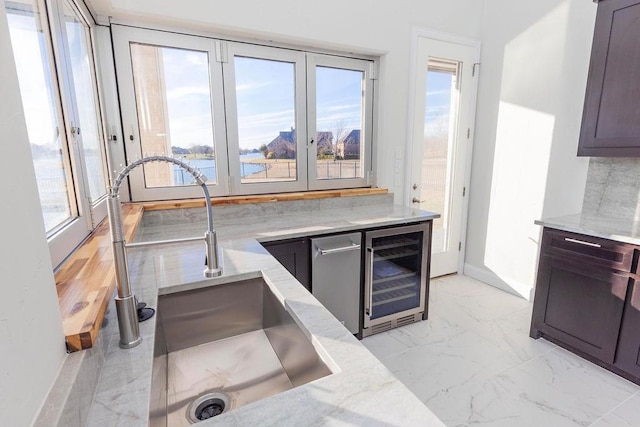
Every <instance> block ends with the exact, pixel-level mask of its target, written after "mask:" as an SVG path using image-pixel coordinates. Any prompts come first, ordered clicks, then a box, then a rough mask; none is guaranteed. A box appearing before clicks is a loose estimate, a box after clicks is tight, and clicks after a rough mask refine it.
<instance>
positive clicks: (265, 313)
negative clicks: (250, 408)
mask: <svg viewBox="0 0 640 427" xmlns="http://www.w3.org/2000/svg"><path fill="white" fill-rule="evenodd" d="M329 374H331V371H330V370H329V368H328V367H327V366H326V365H325V363H324V362H323V360H322V358H321V357H320V356H319V355H318V353H317V352H316V350H315V348H314V346H313V345H312V344H311V342H310V341H309V339H308V338H307V336H306V335H305V334H304V333H303V332H302V330H301V329H300V327H298V325H297V324H296V322H295V321H294V320H293V318H292V317H291V315H290V314H289V313H288V312H287V311H286V309H285V308H284V307H283V305H282V304H281V303H280V301H279V300H278V299H277V298H276V297H275V295H274V294H273V293H272V292H271V290H270V288H269V286H268V285H267V284H266V283H265V282H264V280H263V279H262V278H256V279H248V280H242V281H237V282H233V283H226V284H219V285H213V286H208V287H204V288H200V289H194V290H186V291H180V292H175V293H170V294H165V295H160V296H159V297H158V318H157V320H156V334H155V343H154V359H153V374H152V383H151V402H150V413H149V424H150V425H151V426H189V425H191V424H193V423H195V422H198V421H199V420H200V419H207V418H209V417H211V416H213V415H214V414H216V413H219V412H222V411H223V409H222V407H223V406H224V413H226V412H229V411H231V410H234V409H236V408H239V407H241V406H243V405H247V404H249V403H252V402H255V401H257V400H260V399H264V398H266V397H269V396H273V395H275V394H277V393H280V392H283V391H285V390H289V389H291V388H294V387H297V386H300V385H302V384H306V383H308V382H310V381H313V380H316V379H318V378H321V377H324V376H327V375H329Z"/></svg>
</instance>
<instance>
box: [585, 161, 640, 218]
mask: <svg viewBox="0 0 640 427" xmlns="http://www.w3.org/2000/svg"><path fill="white" fill-rule="evenodd" d="M582 212H583V213H588V214H597V215H600V216H608V217H615V218H626V219H628V218H633V219H634V220H639V219H640V158H618V157H611V158H609V157H606V158H605V157H592V158H591V159H590V160H589V171H588V173H587V185H586V188H585V193H584V199H583V202H582Z"/></svg>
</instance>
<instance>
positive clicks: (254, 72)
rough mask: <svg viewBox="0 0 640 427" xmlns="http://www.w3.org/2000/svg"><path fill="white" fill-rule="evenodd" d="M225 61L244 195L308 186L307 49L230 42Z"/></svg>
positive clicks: (237, 184)
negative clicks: (305, 54) (305, 87)
mask: <svg viewBox="0 0 640 427" xmlns="http://www.w3.org/2000/svg"><path fill="white" fill-rule="evenodd" d="M227 52H228V55H227V60H226V62H224V64H223V72H224V78H225V81H224V83H225V101H226V106H227V109H226V117H227V126H228V129H227V130H228V137H229V140H228V143H229V169H230V171H231V179H230V181H231V182H232V190H234V192H235V193H238V194H257V193H271V192H279V191H300V190H306V171H307V150H306V147H307V133H306V115H305V109H306V106H305V100H304V79H305V72H304V70H305V56H304V53H301V52H296V51H291V50H284V49H275V48H267V47H262V46H254V45H245V44H240V43H237V44H230V45H228V49H227Z"/></svg>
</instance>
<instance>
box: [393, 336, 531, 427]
mask: <svg viewBox="0 0 640 427" xmlns="http://www.w3.org/2000/svg"><path fill="white" fill-rule="evenodd" d="M382 363H384V364H385V366H387V368H389V370H390V371H391V372H393V374H394V375H395V376H396V377H397V378H398V379H399V380H400V381H402V382H403V383H404V384H405V385H406V386H407V387H409V389H410V390H411V391H412V392H413V393H414V394H415V395H416V396H417V397H418V398H419V399H420V400H421V401H423V402H424V403H426V405H427V406H428V407H430V408H431V409H432V410H434V412H436V415H438V416H440V415H441V414H439V413H438V412H437V410H436V406H437V405H434V406H433V407H432V405H430V402H431V401H432V400H433V399H440V398H443V396H444V398H445V399H446V398H447V396H449V395H450V394H452V393H455V392H456V391H457V390H460V389H463V388H467V387H471V386H472V385H475V384H480V383H482V382H483V381H485V380H487V379H489V378H490V377H491V376H493V375H496V374H498V373H500V372H502V371H504V370H505V369H508V368H510V367H513V366H517V365H518V364H519V363H520V361H519V360H517V359H516V358H515V357H513V356H512V355H510V354H508V353H506V352H504V351H502V350H500V349H499V348H497V347H496V346H494V345H492V344H491V343H490V342H488V341H487V340H485V339H484V338H482V337H480V336H478V335H477V334H475V333H474V332H472V331H465V332H463V333H461V334H459V335H456V336H454V337H452V338H451V339H449V340H446V341H441V342H436V343H433V344H427V345H423V346H420V347H416V348H412V349H409V350H407V351H406V352H404V353H400V354H397V355H394V356H391V357H388V358H386V359H382Z"/></svg>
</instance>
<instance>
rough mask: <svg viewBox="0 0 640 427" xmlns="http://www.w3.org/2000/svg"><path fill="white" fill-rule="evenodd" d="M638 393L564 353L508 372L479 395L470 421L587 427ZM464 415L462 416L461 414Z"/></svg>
mask: <svg viewBox="0 0 640 427" xmlns="http://www.w3.org/2000/svg"><path fill="white" fill-rule="evenodd" d="M637 390H638V387H637V386H635V385H634V384H631V383H630V382H628V381H626V380H624V379H623V378H620V377H618V376H616V375H613V374H611V373H609V372H607V371H605V370H604V369H602V368H600V367H598V366H596V365H594V364H592V363H590V362H587V361H586V360H583V359H581V358H579V357H578V356H575V355H574V354H572V353H569V352H567V351H566V350H563V349H560V348H558V349H555V350H553V351H551V352H548V353H545V354H544V355H542V356H540V357H537V358H535V359H532V360H531V361H529V362H527V363H523V364H522V365H520V366H518V367H517V368H513V369H510V370H508V371H505V372H503V373H501V374H499V375H497V376H495V377H493V378H491V379H489V380H488V381H486V382H485V383H484V384H482V386H481V387H479V388H477V389H476V390H474V392H473V394H472V397H471V404H470V406H469V411H468V413H467V414H464V415H466V417H465V419H463V420H461V421H466V422H468V423H469V424H474V425H491V421H492V420H500V419H510V420H512V421H513V422H514V424H513V425H531V424H530V423H531V420H535V424H533V425H541V426H554V427H555V426H558V427H563V426H567V427H569V426H588V425H590V424H591V423H593V422H595V421H597V420H598V419H599V418H600V417H601V416H602V414H605V413H607V412H608V411H611V410H612V409H613V408H615V407H616V406H618V405H619V404H620V402H623V401H625V400H626V399H628V398H629V397H630V396H632V395H633V394H634V393H636V392H637ZM461 415H463V414H461Z"/></svg>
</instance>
